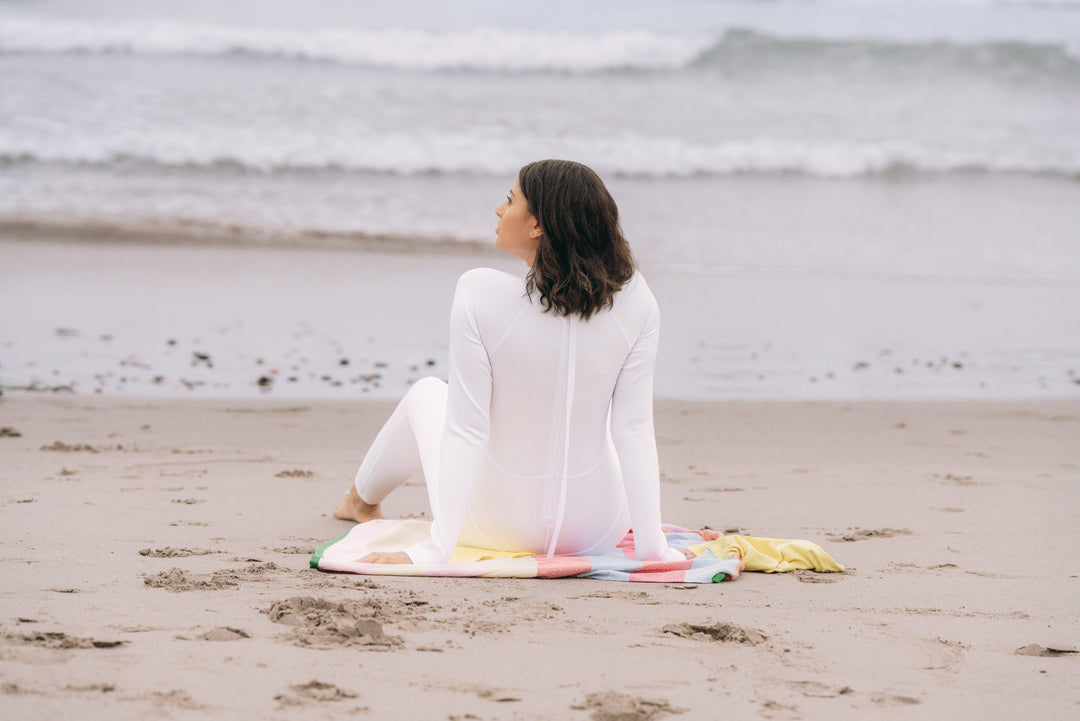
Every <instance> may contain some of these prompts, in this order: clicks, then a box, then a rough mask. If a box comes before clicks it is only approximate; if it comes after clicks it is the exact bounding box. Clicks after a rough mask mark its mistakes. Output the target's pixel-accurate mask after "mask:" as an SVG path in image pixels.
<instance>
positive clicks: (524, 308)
mask: <svg viewBox="0 0 1080 721" xmlns="http://www.w3.org/2000/svg"><path fill="white" fill-rule="evenodd" d="M529 307H530V306H528V305H525V306H522V308H521V310H519V311H518V313H517V315H515V316H514V319H513V320H512V321H510V324H509V325H507V326H506V331H505V332H503V335H502V338H500V339H499V340H498V342H497V343H495V344H494V345H492V346H491V350H489V351H488V352H487V353H488V359H490V358H491V356H493V355H495V354H496V353H498V352H499V348H501V347H502V344H503V343H504V342H505V341H506V339H507V338H509V337H510V331H512V330H513V329H514V326H516V325H517V323H518V321H519V320H521V316H522V314H523V313H524V312H525V311H527V310H528V309H529Z"/></svg>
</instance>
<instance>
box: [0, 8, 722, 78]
mask: <svg viewBox="0 0 1080 721" xmlns="http://www.w3.org/2000/svg"><path fill="white" fill-rule="evenodd" d="M712 39H713V38H712V36H710V35H706V34H685V33H656V32H651V31H648V30H624V31H615V32H591V31H590V32H554V31H550V32H533V31H517V30H509V29H505V28H491V27H488V28H476V29H468V30H445V31H430V30H419V29H383V30H366V29H358V28H320V29H291V28H281V27H236V26H227V25H216V24H210V23H205V22H186V21H179V20H169V19H161V20H152V21H144V22H131V21H122V22H107V23H106V22H93V21H75V20H53V19H46V18H35V17H24V18H8V19H3V20H0V52H3V53H125V54H146V55H196V56H199V55H208V56H214V55H232V54H250V55H258V56H268V57H280V58H286V59H303V60H314V61H331V62H341V63H348V64H357V65H366V66H373V67H390V68H400V69H405V70H435V69H473V70H496V71H497V70H506V71H526V70H562V71H595V70H604V69H622V68H635V69H662V68H676V67H681V66H685V65H687V64H688V63H690V62H691V61H692V60H693V59H694V58H695V57H697V55H698V54H699V53H700V52H701V51H702V50H704V49H705V48H706V47H708V45H709V43H710V42H711V41H712Z"/></svg>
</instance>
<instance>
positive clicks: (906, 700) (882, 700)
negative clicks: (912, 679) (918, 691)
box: [870, 694, 922, 706]
mask: <svg viewBox="0 0 1080 721" xmlns="http://www.w3.org/2000/svg"><path fill="white" fill-rule="evenodd" d="M870 700H871V701H873V702H874V703H876V704H877V705H879V706H915V705H916V704H920V703H922V700H921V699H917V698H915V697H913V696H895V695H889V694H877V695H875V696H871V697H870Z"/></svg>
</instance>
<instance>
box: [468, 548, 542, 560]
mask: <svg viewBox="0 0 1080 721" xmlns="http://www.w3.org/2000/svg"><path fill="white" fill-rule="evenodd" d="M535 555H536V554H535V553H524V552H521V551H494V550H492V549H490V548H474V547H472V546H458V547H457V548H455V549H454V555H453V556H451V557H450V563H472V562H473V561H491V560H493V559H496V558H499V559H502V558H525V557H527V556H535Z"/></svg>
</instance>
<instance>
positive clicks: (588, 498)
mask: <svg viewBox="0 0 1080 721" xmlns="http://www.w3.org/2000/svg"><path fill="white" fill-rule="evenodd" d="M447 390H448V389H447V385H446V383H445V382H443V381H442V380H440V379H438V378H432V377H429V378H421V379H420V380H418V381H417V382H416V383H415V384H413V386H412V388H410V389H409V391H408V392H407V393H406V394H405V397H404V398H402V399H401V402H400V403H398V406H397V408H395V409H394V412H393V414H391V416H390V419H389V420H388V421H387V422H386V424H385V425H384V426H383V427H382V429H381V430H380V431H379V434H378V435H377V436H376V437H375V440H374V442H373V443H372V444H371V448H370V450H368V453H367V455H366V456H365V457H364V460H363V462H362V463H361V464H360V469H359V470H358V471H357V472H356V481H355V483H356V492H357V493H358V494H359V495H360V498H361V500H363V501H364V502H365V503H370V504H376V503H382V502H383V500H384V499H385V498H386V497H387V496H388V495H390V493H391V492H392V491H393V490H394V489H396V488H399V487H400V486H402V485H403V484H404V483H405V482H406V481H407V480H408V479H409V478H410V477H412V476H413V475H414V474H415V473H416V472H417V471H418V470H422V471H423V474H424V478H425V480H426V482H427V493H428V501H429V502H430V504H431V510H432V514H433V516H434V517H435V518H438V517H439V513H440V507H439V502H438V498H439V494H438V488H439V482H440V473H439V456H440V451H441V448H442V439H443V431H444V428H445V425H446V402H447ZM593 475H595V476H596V479H594V480H592V481H591V482H590V476H593ZM485 477H487V476H485ZM613 478H614V479H617V478H618V475H617V472H615V473H612V472H611V469H609V468H607V465H606V464H600V465H598V466H596V467H595V468H594V469H592V471H591V472H589V473H586V474H583V475H580V476H578V477H576V478H575V479H574V480H575V481H579V482H580V486H581V488H580V489H579V488H575V490H574V491H573V492H572V493H571V496H572V503H571V508H570V509H569V513H568V517H567V523H566V527H565V529H564V533H563V535H562V536H560V538H562V539H563V541H562V542H560V544H559V552H560V553H572V552H582V551H586V550H598V549H604V548H610V547H614V545H615V544H616V543H617V542H618V541H619V540H620V539H621V538H622V537H623V535H624V534H625V533H626V530H627V528H628V527H629V514H628V511H627V509H626V505H625V499H624V497H623V496H622V491H621V488H620V486H619V485H618V483H617V482H613V481H612V479H613ZM496 483H497V485H496V486H494V487H493V486H491V485H490V484H485V483H483V482H482V483H479V484H477V488H478V490H479V489H484V490H480V493H481V497H479V498H474V499H473V500H472V502H471V503H470V504H469V507H468V510H467V511H466V513H465V517H464V518H463V520H462V525H461V531H460V536H459V540H458V542H459V543H460V544H461V545H466V546H474V547H479V548H492V549H496V550H506V551H511V550H512V551H530V552H541V553H542V552H543V551H544V550H545V549H546V548H547V546H546V543H547V538H548V537H549V536H550V528H548V527H546V526H544V519H543V518H541V517H540V515H539V509H540V508H541V498H540V497H541V495H542V494H543V488H544V486H543V484H542V483H540V482H539V481H538V480H534V479H523V478H519V477H514V476H512V475H507V476H505V477H501V478H500V480H498V481H496ZM579 495H580V496H581V498H580V500H579V499H578V496H579ZM548 525H550V521H549V523H548ZM544 534H548V535H544Z"/></svg>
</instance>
